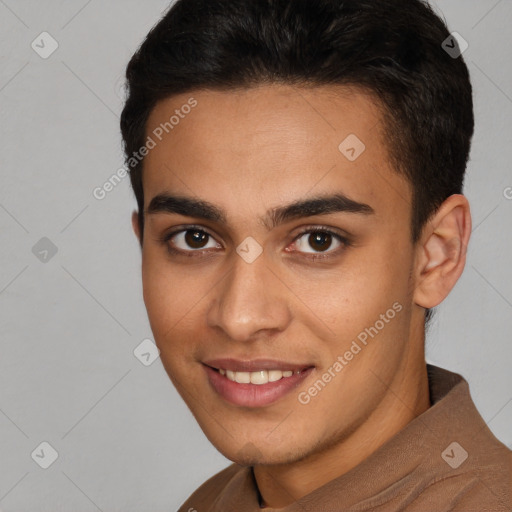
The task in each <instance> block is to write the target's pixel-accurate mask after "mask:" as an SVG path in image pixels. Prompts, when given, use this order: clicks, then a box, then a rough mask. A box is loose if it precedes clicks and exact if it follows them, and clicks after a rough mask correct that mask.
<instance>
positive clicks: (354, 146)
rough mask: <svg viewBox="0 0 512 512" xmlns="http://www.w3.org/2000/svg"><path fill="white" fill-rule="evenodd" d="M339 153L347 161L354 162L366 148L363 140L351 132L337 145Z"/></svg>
mask: <svg viewBox="0 0 512 512" xmlns="http://www.w3.org/2000/svg"><path fill="white" fill-rule="evenodd" d="M338 149H339V150H340V152H341V154H342V155H343V156H344V157H345V158H346V159H347V160H349V161H351V162H354V161H355V160H357V159H358V158H359V157H360V156H361V154H362V153H363V152H364V150H365V149H366V146H365V145H364V143H363V141H362V140H361V139H360V138H359V137H358V136H357V135H355V134H353V133H351V134H350V135H349V136H348V137H347V138H346V139H345V140H344V141H343V142H342V143H341V144H340V145H339V146H338Z"/></svg>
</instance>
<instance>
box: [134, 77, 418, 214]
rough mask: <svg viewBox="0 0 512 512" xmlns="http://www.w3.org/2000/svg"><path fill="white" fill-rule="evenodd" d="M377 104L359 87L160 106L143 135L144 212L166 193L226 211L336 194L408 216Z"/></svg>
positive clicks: (406, 196) (190, 97)
mask: <svg viewBox="0 0 512 512" xmlns="http://www.w3.org/2000/svg"><path fill="white" fill-rule="evenodd" d="M383 134H384V126H383V121H382V114H381V111H380V104H379V102H378V101H377V100H376V99H375V98H374V97H373V96H371V95H370V94H367V93H365V92H363V91H361V90H358V89H354V88H349V87H340V86H322V87H314V88H304V87H301V88H299V87H292V86H289V85H265V86H260V87H255V88H250V89H243V90H237V91H212V90H200V91H192V92H190V93H186V94H180V95H177V96H173V97H171V98H168V99H165V100H162V101H160V102H159V103H158V104H157V105H156V107H155V108H154V109H153V111H152V112H151V114H150V116H149V119H148V122H147V125H146V137H148V140H149V138H150V139H152V141H153V143H154V147H153V149H151V150H150V151H149V153H148V154H147V156H146V157H145V161H144V171H143V186H144V195H145V206H146V207H147V205H148V203H149V201H150V200H151V198H152V197H154V196H155V195H157V194H160V193H162V192H168V193H170V192H172V193H175V194H176V193H177V194H181V195H186V196H195V197H199V198H201V199H205V200H208V201H210V202H213V203H216V204H219V205H226V208H228V209H229V208H231V209H232V213H233V214H234V215H235V214H236V212H241V211H243V210H247V209H248V208H253V209H257V208H258V206H257V205H258V204H261V208H265V209H266V208H267V207H271V206H273V205H274V204H275V205H276V206H277V205H279V204H282V203H284V202H289V201H292V200H297V199H298V198H301V197H305V196H307V195H308V194H315V195H317V194H322V193H332V192H333V191H335V190H337V191H340V192H343V193H345V194H347V195H349V196H350V197H353V198H355V199H357V200H360V201H363V202H365V203H368V204H371V205H372V207H374V209H375V210H376V212H377V213H379V212H380V213H382V214H383V215H387V216H389V215H401V216H402V217H403V216H404V215H405V216H406V218H407V219H408V218H409V209H410V195H411V190H410V186H409V183H408V182H407V181H406V180H405V179H404V178H402V177H401V176H400V175H399V174H397V173H396V172H395V171H394V170H393V169H392V167H391V163H390V159H389V149H390V148H388V146H387V143H386V141H385V137H384V135H383Z"/></svg>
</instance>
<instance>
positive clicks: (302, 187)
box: [121, 0, 512, 512]
mask: <svg viewBox="0 0 512 512" xmlns="http://www.w3.org/2000/svg"><path fill="white" fill-rule="evenodd" d="M457 50H458V44H457V40H456V39H455V38H454V37H453V36H451V35H450V34H449V32H448V30H447V28H446V26H445V25H444V23H443V22H442V21H441V20H440V19H439V18H438V17H437V15H435V14H434V13H433V11H432V10H431V8H430V7H429V6H428V5H427V4H426V3H424V2H422V1H420V0H379V1H376V0H371V1H370V0H258V1H254V0H178V2H176V3H175V4H174V5H173V6H172V8H171V9H170V10H169V11H168V12H167V13H166V15H165V16H164V17H163V19H162V20H161V21H160V22H159V23H158V24H157V25H156V26H155V27H154V28H153V29H152V30H151V32H150V33H149V34H148V36H147V38H146V40H145V41H144V43H143V44H142V46H141V47H140V49H139V50H138V51H137V52H136V54H135V55H134V56H133V58H132V60H131V61H130V63H129V65H128V68H127V80H128V93H129V95H128V98H127V101H126V105H125V108H124V111H123V114H122V120H121V127H122V134H123V139H124V143H125V150H126V156H127V164H128V166H129V168H130V169H131V182H132V186H133V189H134V191H135V195H136V198H137V202H138V207H139V210H138V212H134V214H133V218H132V221H133V228H134V230H135V233H136V235H137V236H138V238H139V241H140V245H141V248H142V278H143V288H144V300H145V304H146V307H147V311H148V316H149V320H150V324H151V328H152V331H153V333H154V337H155V341H156V343H157V345H158V347H159V349H160V352H161V354H160V355H161V358H162V362H163V364H164V366H165V369H166V371H167V373H168V375H169V377H170V379H171V380H172V382H173V383H174V385H175V386H176V388H177V390H178V391H179V393H180V395H181V396H182V398H183V399H184V401H185V402H186V404H187V405H188V407H189V408H190V410H191V412H192V413H193V414H194V416H195V418H196V419H197V421H198V423H199V425H200V427H201V428H202V430H203V431H204V433H205V435H206V436H207V437H208V439H209V440H210V441H211V442H212V444H213V445H214V446H215V447H216V448H217V449H218V450H219V451H220V452H221V453H222V454H223V455H224V456H226V457H227V458H228V459H230V460H232V461H233V464H231V465H230V466H229V467H227V468H226V469H225V470H223V471H221V472H220V473H218V474H217V475H215V476H214V477H212V478H211V479H210V480H208V481H207V482H206V483H205V484H203V485H202V486H201V487H200V488H199V489H198V490H197V491H196V492H195V493H194V494H193V495H192V496H191V497H190V498H189V499H188V500H187V501H186V503H185V504H184V505H183V506H182V508H181V509H180V510H181V511H189V512H191V511H197V512H207V511H210V512H213V511H215V512H227V511H239V512H240V511H243V512H251V511H256V510H260V509H262V508H263V509H265V510H268V511H271V510H277V509H278V510H283V511H286V512H292V511H329V512H331V511H342V510H343V511H345V510H359V511H360V510H379V511H395V510H407V511H441V510H446V511H447V510H457V511H465V512H468V511H477V510H478V511H481V510H495V511H498V510H499V511H505V510H511V507H512V502H511V499H510V484H511V452H510V451H509V450H508V449H507V448H506V447H505V446H504V445H503V444H502V443H500V442H499V441H498V440H497V439H496V438H495V437H494V435H493V434H492V433H491V431H490V430H489V428H488V427H487V426H486V424H485V422H484V421H483V420H482V418H481V417H480V415H479V413H478V411H477V410H476V408H475V406H474V404H473V402H472V400H471V397H470V394H469V389H468V385H467V383H466V381H465V380H464V379H463V378H462V377H461V376H459V375H457V374H454V373H451V372H449V371H447V370H443V369H441V368H438V367H435V366H432V365H427V364H426V362H425V354H424V342H425V323H426V321H428V319H429V318H430V315H431V311H432V308H434V307H435V306H437V305H438V304H439V303H440V302H442V301H443V299H444V298H445V297H446V296H447V295H448V293H449V292H450V290H451V289H452V288H453V286H454V285H455V283H456V282H457V280H458V278H459V277H460V275H461V273H462V271H463V268H464V264H465V259H466V247H467V244H468V242H469V237H470V232H471V216H470V209H469V205H468V201H467V199H466V198H465V197H464V196H463V195H462V194H461V192H462V186H463V178H464V172H465V167H466V163H467V159H468V154H469V149H470V141H471V137H472V134H473V108H472V91H471V85H470V82H469V76H468V71H467V68H466V65H465V64H464V62H463V59H462V57H461V55H460V52H458V54H457Z"/></svg>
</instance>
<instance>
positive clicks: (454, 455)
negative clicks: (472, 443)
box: [441, 441, 468, 469]
mask: <svg viewBox="0 0 512 512" xmlns="http://www.w3.org/2000/svg"><path fill="white" fill-rule="evenodd" d="M441 457H442V458H443V460H444V461H445V462H446V463H447V464H448V465H449V466H451V467H452V468H453V469H457V468H458V467H459V466H460V465H461V464H462V463H463V462H464V461H465V460H466V459H467V458H468V452H467V451H466V450H464V448H462V446H461V445H460V444H459V443H457V441H454V442H453V443H451V444H449V445H448V447H447V448H446V449H445V450H444V452H443V453H442V454H441Z"/></svg>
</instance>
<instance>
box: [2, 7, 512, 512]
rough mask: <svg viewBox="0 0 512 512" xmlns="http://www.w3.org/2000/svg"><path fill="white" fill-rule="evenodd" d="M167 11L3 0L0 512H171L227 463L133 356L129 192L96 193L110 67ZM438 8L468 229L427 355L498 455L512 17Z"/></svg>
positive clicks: (510, 204) (105, 148)
mask: <svg viewBox="0 0 512 512" xmlns="http://www.w3.org/2000/svg"><path fill="white" fill-rule="evenodd" d="M167 6H168V2H167V1H165V0H145V1H144V2H141V1H135V0H129V1H128V0H124V1H121V0H115V1H110V2H100V1H99V0H92V1H86V0H80V1H79V0H75V1H69V0H68V1H66V2H64V1H57V0H52V1H49V0H46V1H44V2H43V1H35V0H16V1H15V0H0V28H1V38H0V59H1V61H0V118H1V125H0V130H1V131H0V147H1V151H0V169H1V171H0V172H1V187H0V244H1V252H0V312H1V313H0V314H1V322H0V329H1V331H0V334H1V335H0V343H1V356H0V390H1V391H0V433H1V436H0V461H1V462H0V507H1V508H2V509H3V510H4V511H5V512H11V511H52V512H56V511H70V510H73V511H74V512H82V511H83V512H88V511H97V510H102V511H105V512H107V511H124V512H130V511H152V512H158V511H173V510H176V509H177V507H178V506H179V505H180V504H181V503H182V502H183V501H184V500H185V499H186V498H187V497H188V496H189V495H190V494H191V493H192V491H193V490H194V489H196V488H197V486H198V485H199V484H201V483H202V482H203V481H204V480H206V479H207V478H208V477H209V476H211V475H213V474H214V473H215V472H217V471H218V470H220V469H221V468H223V467H225V466H226V465H227V464H228V463H229V461H228V460H227V459H225V458H224V457H223V456H221V455H220V454H219V453H217V452H216V450H215V449H214V448H213V447H212V446H211V445H210V444H209V442H208V441H207V440H206V438H205V437H204V435H203V434H202V432H201V430H200V429H199V427H198V426H197V425H196V423H195V420H194V418H193V417H192V415H191V413H190V412H189V411H188V409H187V408H186V406H185V405H184V404H183V403H182V401H181V399H180V398H179V396H178V394H177V392H176V391H175V390H174V388H173V387H172V384H171V383H170V381H169V379H168V377H167V375H166V373H165V371H164V369H163V367H162V364H161V361H160V359H157V360H156V361H155V362H154V363H153V364H152V365H151V366H147V367H146V366H144V365H143V364H141V362H140V361H139V360H138V359H136V357H135V356H134V354H133V351H134V349H135V348H136V347H137V346H138V345H139V343H141V341H142V340H143V339H145V338H151V331H150V328H149V324H148V321H147V318H146V311H145V308H144V304H143V300H142V288H141V278H140V252H139V247H138V245H137V242H136V239H135V237H134V235H133V233H132V231H131V224H130V214H131V212H132V210H133V209H134V208H135V200H134V198H133V196H132V192H131V190H130V188H129V181H128V178H126V179H125V180H124V181H123V182H122V183H121V184H120V185H119V186H117V187H116V188H115V189H114V190H113V191H111V192H110V193H109V194H108V195H107V197H106V198H105V199H103V200H102V201H99V200H97V199H95V198H94V197H93V195H92V191H93V189H94V188H95V187H98V186H101V185H102V184H103V183H104V182H105V181H106V180H107V179H108V178H109V177H110V176H111V175H112V174H114V173H115V172H116V171H117V169H119V168H120V167H121V166H122V165H123V158H122V151H121V144H120V135H119V128H118V125H119V122H118V118H119V114H120V112H121V108H122V97H123V96H122V94H123V93H122V83H123V71H124V67H125V65H126V63H127V62H128V59H129V57H130V56H131V54H132V53H133V51H134V50H135V49H136V47H137V46H138V44H139V43H140V42H141V41H142V39H143V37H144V35H145V34H146V33H147V31H148V30H149V29H150V28H151V26H152V25H153V24H154V23H156V22H157V20H158V19H159V17H160V15H161V12H162V11H163V10H165V8H166V7H167ZM438 6H439V8H440V9H441V11H442V12H443V13H444V15H445V17H446V19H447V20H448V24H449V27H450V29H451V30H455V31H457V32H459V33H460V34H461V35H462V36H463V37H464V38H465V39H466V40H467V41H468V43H469V48H468V50H467V51H466V52H465V54H464V57H465V60H466V62H467V64H468V66H469V69H470V72H471V75H472V80H473V84H474V89H475V96H474V97H475V113H476V123H477V125H476V134H475V138H474V143H473V148H472V153H471V163H470V165H469V169H468V178H467V185H466V189H465V192H466V194H467V196H468V197H469V200H470V202H471V205H472V214H473V222H474V232H473V235H472V241H471V243H470V248H469V254H468V262H467V267H466V270H465V272H464V274H463V276H462V278H461V279H460V281H459V282H458V284H457V285H456V287H455V289H454V291H453V292H452V294H451V295H450V297H449V298H448V299H447V300H446V301H445V303H444V304H443V305H442V307H441V308H439V311H438V315H437V318H436V320H435V322H434V325H433V326H432V328H431V330H430V332H429V337H428V342H427V356H428V361H429V362H432V363H434V364H438V365H439V366H443V367H446V368H448V369H451V370H453V371H457V372H460V373H462V374H463V375H464V376H465V377H466V378H467V380H468V381H469V383H470V387H471V391H472V395H473V398H474V400H475V402H476V404H477V407H478V408H479V410H480V412H481V414H482V416H483V417H484V419H485V420H486V421H487V422H488V424H489V427H490V428H491V430H492V431H493V432H494V433H495V435H496V436H497V437H498V438H499V439H500V440H502V441H503V442H504V443H505V444H507V445H509V446H512V429H511V426H512V373H511V372H510V361H511V356H512V343H511V338H510V332H511V330H512V284H511V282H512V279H511V278H512V267H511V265H510V262H511V261H512V237H511V229H510V228H511V226H512V222H511V221H512V200H510V199H507V198H506V197H505V196H506V195H507V194H506V193H505V191H506V190H507V187H512V173H511V167H510V162H511V161H512V138H511V134H512V130H511V125H510V116H511V115H512V81H511V79H512V64H511V59H510V48H511V44H512V40H511V31H510V25H509V23H510V22H509V20H510V19H512V2H510V1H509V0H501V1H497V0H492V1H491V0H488V1H482V0H443V1H439V2H438ZM43 31H47V32H49V33H50V34H51V35H52V37H53V38H55V40H56V41H57V42H58V44H59V47H58V49H57V50H56V51H55V53H53V54H52V55H51V56H50V57H49V58H47V59H43V58H41V57H40V56H39V55H38V54H37V53H36V52H35V51H34V50H33V49H32V48H31V43H32V41H33V40H34V39H36V38H37V36H38V35H39V34H40V33H41V32H43ZM440 43H441V42H440ZM46 48H48V46H46ZM508 190H509V191H510V194H508V196H509V197H511V196H512V189H508ZM43 237H47V238H48V239H49V240H51V242H52V243H53V244H54V245H55V246H56V247H57V249H58V252H57V253H56V254H55V255H54V256H53V257H51V252H50V253H49V254H48V256H47V261H46V262H44V261H40V259H38V257H36V255H34V253H33V251H32V248H33V247H34V246H35V245H36V243H38V241H39V240H40V239H41V238H43ZM41 243H43V244H44V243H45V242H41ZM46 243H47V242H46ZM40 250H41V248H40ZM41 257H42V256H41ZM43 441H46V442H48V443H50V444H51V445H52V446H53V447H54V448H55V450H56V451H57V452H58V458H57V460H56V461H55V462H54V463H53V464H52V465H51V466H50V467H49V468H48V469H46V470H45V469H42V468H41V467H39V465H38V464H36V462H35V461H34V460H33V458H32V457H31V453H32V452H33V451H34V450H35V449H36V448H37V447H38V446H39V445H40V443H41V442H43ZM44 456H45V457H46V456H48V451H46V453H45V455H44ZM41 458H44V457H41Z"/></svg>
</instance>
